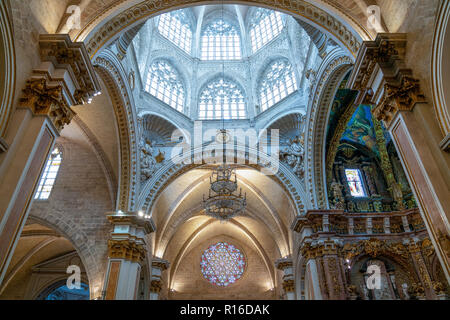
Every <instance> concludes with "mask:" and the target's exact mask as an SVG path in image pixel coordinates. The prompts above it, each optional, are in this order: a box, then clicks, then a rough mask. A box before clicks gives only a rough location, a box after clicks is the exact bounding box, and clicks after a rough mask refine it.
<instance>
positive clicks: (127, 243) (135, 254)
mask: <svg viewBox="0 0 450 320" xmlns="http://www.w3.org/2000/svg"><path fill="white" fill-rule="evenodd" d="M145 251H146V250H145V248H144V246H143V245H142V244H137V243H135V242H133V241H131V240H128V239H127V240H108V256H109V258H111V259H125V260H127V261H132V262H141V261H144V259H145Z"/></svg>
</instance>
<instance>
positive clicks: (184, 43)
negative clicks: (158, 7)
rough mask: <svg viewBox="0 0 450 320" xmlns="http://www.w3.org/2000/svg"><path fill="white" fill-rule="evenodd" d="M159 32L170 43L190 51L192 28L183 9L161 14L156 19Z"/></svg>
mask: <svg viewBox="0 0 450 320" xmlns="http://www.w3.org/2000/svg"><path fill="white" fill-rule="evenodd" d="M158 30H159V33H160V34H161V35H162V36H164V37H165V38H167V39H169V40H170V41H171V42H172V43H174V44H175V45H177V46H178V47H180V48H181V49H183V50H184V51H185V52H186V53H191V48H192V30H191V27H190V24H189V22H188V19H187V17H186V13H185V11H184V10H177V11H174V12H170V13H165V14H162V15H161V16H160V17H159V21H158Z"/></svg>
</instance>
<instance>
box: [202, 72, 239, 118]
mask: <svg viewBox="0 0 450 320" xmlns="http://www.w3.org/2000/svg"><path fill="white" fill-rule="evenodd" d="M246 117H247V112H246V108H245V98H244V94H243V93H242V90H241V89H240V88H239V86H238V85H237V84H236V83H235V82H233V81H231V80H228V79H224V78H220V79H217V80H215V81H212V82H210V83H209V84H207V85H206V86H205V88H204V89H203V90H202V92H201V94H200V99H199V119H200V120H220V119H225V120H229V119H245V118H246Z"/></svg>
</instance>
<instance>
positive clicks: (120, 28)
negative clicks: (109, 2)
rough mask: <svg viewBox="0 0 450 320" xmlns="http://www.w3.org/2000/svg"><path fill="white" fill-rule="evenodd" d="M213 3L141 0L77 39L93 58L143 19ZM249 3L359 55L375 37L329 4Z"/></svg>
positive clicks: (92, 25)
mask: <svg viewBox="0 0 450 320" xmlns="http://www.w3.org/2000/svg"><path fill="white" fill-rule="evenodd" d="M210 3H213V2H212V1H211V0H209V1H205V0H196V1H188V0H183V1H175V0H168V1H161V0H148V1H145V2H141V3H138V4H136V5H133V6H131V7H128V6H127V7H126V8H124V9H122V10H117V8H115V9H116V10H111V11H110V12H109V15H110V19H109V21H107V22H104V18H105V15H106V14H105V15H99V16H97V17H95V18H94V19H92V20H91V21H90V22H89V23H88V24H87V25H86V26H84V28H83V29H82V30H81V31H80V32H79V33H78V34H77V35H76V36H75V39H76V41H85V42H86V43H87V50H88V52H89V54H90V55H91V57H92V58H93V57H95V56H96V55H97V54H98V53H99V52H100V49H101V48H103V47H105V46H107V45H109V44H110V43H111V42H112V41H114V39H115V38H117V37H118V36H119V35H120V33H121V32H126V30H128V29H130V28H133V27H134V26H136V25H138V24H139V23H141V20H143V19H148V18H152V17H154V16H157V15H159V14H161V13H164V12H167V11H170V10H176V9H181V8H184V7H188V6H195V5H205V4H210ZM226 3H227V4H228V3H230V4H238V3H241V4H242V3H243V1H235V0H230V1H226ZM244 4H247V5H253V6H261V7H265V8H270V9H274V10H278V11H280V12H284V13H286V14H291V15H293V16H294V17H295V18H297V19H300V20H302V21H304V22H307V23H310V24H312V25H313V26H314V27H316V28H317V29H318V30H320V31H322V32H325V33H327V34H328V35H329V36H330V37H331V38H332V39H333V40H335V41H336V42H337V43H339V44H341V45H342V47H343V48H346V51H347V52H348V53H350V54H351V55H353V56H354V57H356V54H357V52H358V50H359V47H360V45H361V42H360V41H361V39H362V40H369V39H372V38H373V37H374V35H373V34H371V33H369V32H368V31H367V30H366V28H365V27H364V26H363V23H362V21H357V20H355V19H354V18H352V17H350V16H349V15H348V14H347V13H345V12H343V11H340V10H339V9H337V8H335V7H330V9H331V10H330V11H332V12H333V13H328V12H327V11H325V10H323V9H321V8H320V7H319V6H316V5H313V4H311V3H308V2H306V1H304V0H300V1H295V2H293V1H285V2H280V1H276V0H270V1H267V0H265V1H263V0H249V1H246V2H244Z"/></svg>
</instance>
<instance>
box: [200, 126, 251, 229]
mask: <svg viewBox="0 0 450 320" xmlns="http://www.w3.org/2000/svg"><path fill="white" fill-rule="evenodd" d="M219 137H220V138H219ZM227 139H228V137H227V132H226V130H224V129H222V130H220V134H218V135H217V140H218V142H219V141H220V142H223V143H224V144H225V142H226V141H227ZM224 154H225V152H224ZM209 184H210V188H209V194H208V197H205V195H203V207H204V209H205V212H206V214H207V215H208V216H210V217H213V218H215V219H218V220H220V221H227V220H229V219H231V218H233V217H236V216H237V215H239V214H241V213H242V212H243V211H244V210H245V208H246V206H247V195H246V194H244V195H242V189H240V188H239V193H238V191H237V190H238V184H237V177H236V170H235V169H233V168H231V167H230V166H229V165H227V164H226V162H225V157H224V160H223V163H222V164H221V165H220V166H219V167H218V168H217V169H215V170H214V171H213V173H212V175H211V177H210V178H209Z"/></svg>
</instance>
